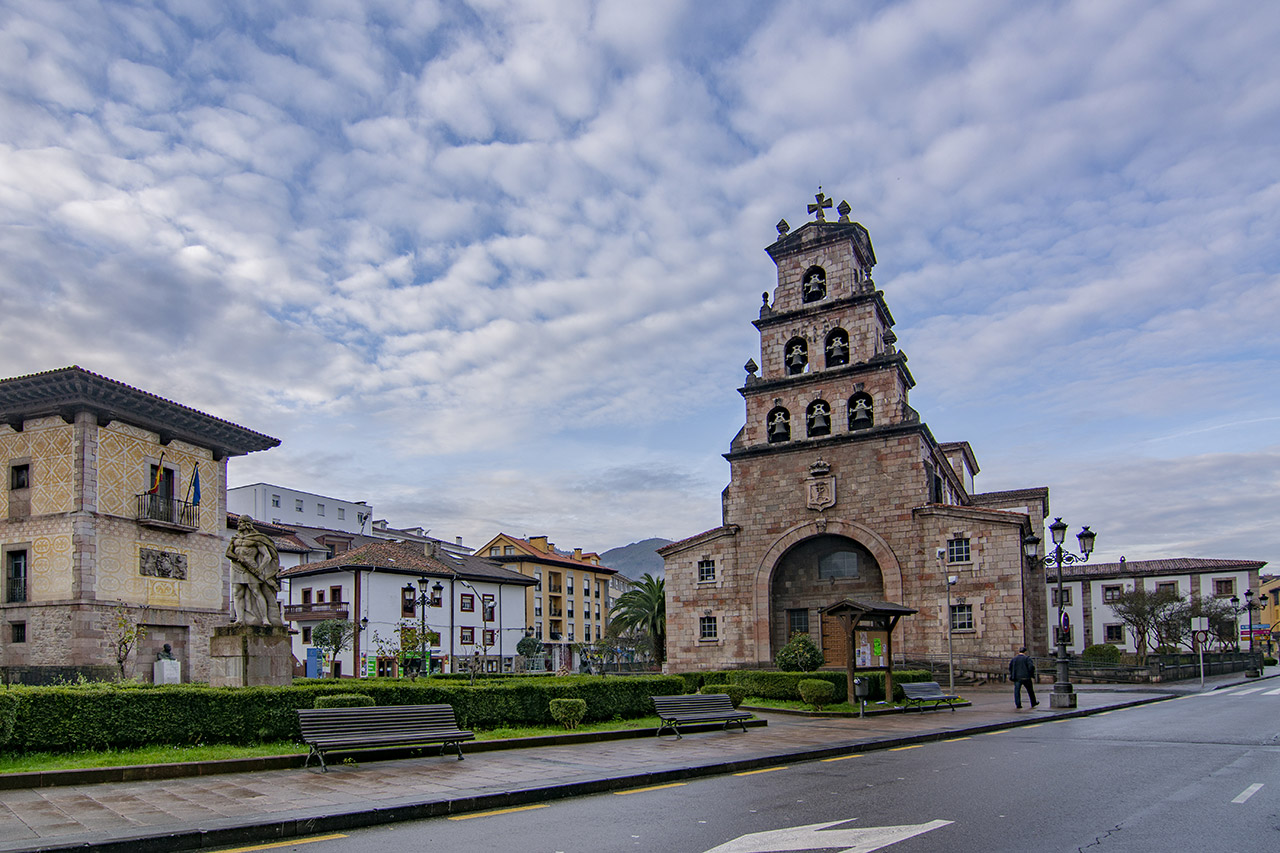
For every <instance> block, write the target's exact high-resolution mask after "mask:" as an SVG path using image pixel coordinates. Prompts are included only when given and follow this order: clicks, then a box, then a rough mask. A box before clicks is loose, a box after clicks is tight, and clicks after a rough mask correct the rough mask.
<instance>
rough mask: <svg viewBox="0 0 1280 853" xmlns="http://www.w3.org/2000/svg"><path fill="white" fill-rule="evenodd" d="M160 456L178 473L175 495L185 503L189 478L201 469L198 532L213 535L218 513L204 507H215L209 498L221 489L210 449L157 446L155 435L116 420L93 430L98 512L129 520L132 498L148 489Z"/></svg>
mask: <svg viewBox="0 0 1280 853" xmlns="http://www.w3.org/2000/svg"><path fill="white" fill-rule="evenodd" d="M162 453H163V454H164V461H165V466H166V467H168V466H173V468H174V469H175V470H176V471H177V483H176V484H175V494H174V497H175V498H177V499H179V500H190V497H189V491H190V488H191V476H192V473H193V472H194V471H195V467H196V465H200V490H201V492H202V493H203V494H204V495H207V496H208V497H206V498H205V499H204V500H202V501H201V507H200V529H201V530H202V531H204V532H206V533H214V534H216V533H217V530H218V527H217V520H216V519H215V518H214V516H215V515H216V514H217V513H216V511H214V512H210V511H207V509H206V508H207V507H209V506H210V505H213V506H216V504H217V502H216V501H215V500H213V497H214V495H217V494H219V491H218V490H219V489H220V488H222V477H221V472H222V466H221V465H217V464H215V463H214V462H213V461H212V457H211V454H210V453H209V451H208V450H206V449H205V448H201V447H195V446H193V445H189V444H186V443H184V442H180V441H172V442H170V443H169V444H168V446H166V447H161V446H160V442H159V439H158V437H157V436H156V434H155V433H152V432H148V431H147V430H144V429H140V428H138V427H135V426H130V425H129V424H124V423H120V422H118V421H115V422H112V423H111V424H110V425H108V426H106V427H103V428H100V429H99V430H98V511H99V512H101V513H104V514H107V515H118V516H121V517H123V518H133V517H134V515H135V514H136V513H137V506H136V503H135V501H136V496H137V495H139V494H141V493H142V492H145V491H146V490H147V489H148V488H149V487H150V485H151V484H150V483H149V482H148V478H149V477H150V474H151V464H152V463H154V462H156V461H157V460H159V458H160V455H161V454H162ZM201 463H203V464H201Z"/></svg>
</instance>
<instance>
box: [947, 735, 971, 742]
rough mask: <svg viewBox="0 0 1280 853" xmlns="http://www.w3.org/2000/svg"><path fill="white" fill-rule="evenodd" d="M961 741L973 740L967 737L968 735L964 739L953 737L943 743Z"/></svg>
mask: <svg viewBox="0 0 1280 853" xmlns="http://www.w3.org/2000/svg"><path fill="white" fill-rule="evenodd" d="M962 740H973V738H971V737H969V736H968V735H965V736H964V737H953V738H951V739H950V740H944V741H943V743H956V742H957V741H962Z"/></svg>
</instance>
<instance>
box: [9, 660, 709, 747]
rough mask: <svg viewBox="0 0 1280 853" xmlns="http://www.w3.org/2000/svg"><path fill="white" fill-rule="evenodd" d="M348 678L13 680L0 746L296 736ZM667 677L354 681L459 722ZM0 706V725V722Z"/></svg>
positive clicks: (669, 687)
mask: <svg viewBox="0 0 1280 853" xmlns="http://www.w3.org/2000/svg"><path fill="white" fill-rule="evenodd" d="M353 686H356V685H353V684H352V682H351V680H349V679H342V680H335V679H300V680H298V681H297V682H295V683H294V684H293V685H292V686H290V687H208V686H204V685H194V684H174V685H152V684H135V685H130V684H107V685H103V684H93V685H86V686H83V687H82V686H62V687H23V686H14V687H11V688H10V689H9V690H8V691H7V692H6V693H5V694H3V695H7V696H13V697H15V699H16V705H17V707H16V709H15V712H14V714H13V717H14V726H13V735H12V737H11V738H10V740H9V743H8V744H7V745H6V747H5V748H6V749H11V750H14V751H36V750H49V751H63V750H74V749H104V748H108V747H134V746H143V745H149V744H173V745H182V744H190V743H252V742H255V741H272V740H294V741H297V740H300V738H301V733H300V732H299V730H298V715H297V713H296V711H297V709H299V708H313V707H315V704H316V700H317V699H318V698H320V697H322V696H333V695H337V694H344V693H346V694H350V693H351V689H352V687H353ZM683 686H684V682H683V681H682V680H681V679H679V678H675V677H672V676H664V675H641V676H629V677H627V678H591V677H585V676H563V677H561V676H538V677H533V678H507V679H502V680H501V681H497V680H493V681H486V682H485V683H480V682H478V681H477V683H476V685H475V686H474V687H471V686H469V685H468V684H466V683H465V682H461V681H453V680H446V679H441V678H435V677H432V678H419V679H417V680H416V681H409V680H406V679H391V678H366V679H360V681H359V683H358V687H359V689H360V692H361V693H362V694H364V695H367V696H369V697H370V698H372V699H373V702H374V704H376V705H432V704H438V703H442V704H447V705H452V706H453V709H454V713H455V714H456V715H457V718H458V724H459V725H460V726H461V727H462V728H464V729H475V728H480V729H484V728H497V727H499V726H503V725H508V724H511V725H552V724H553V723H554V720H553V719H552V717H551V712H550V702H551V700H552V699H583V700H585V701H586V703H587V707H588V712H587V714H586V717H585V720H586V721H588V722H596V721H603V720H610V719H613V718H614V717H615V716H616V717H621V718H623V719H626V718H629V717H646V716H651V715H652V714H653V703H652V701H650V698H649V697H650V696H664V695H669V694H673V693H679V692H681V689H682V687H683ZM3 709H4V706H3V705H0V726H3V716H4V715H3Z"/></svg>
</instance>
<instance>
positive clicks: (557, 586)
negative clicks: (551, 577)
mask: <svg viewBox="0 0 1280 853" xmlns="http://www.w3.org/2000/svg"><path fill="white" fill-rule="evenodd" d="M547 589H548V590H549V591H550V592H561V591H563V590H564V587H562V586H561V585H560V584H558V583H553V584H548V585H547Z"/></svg>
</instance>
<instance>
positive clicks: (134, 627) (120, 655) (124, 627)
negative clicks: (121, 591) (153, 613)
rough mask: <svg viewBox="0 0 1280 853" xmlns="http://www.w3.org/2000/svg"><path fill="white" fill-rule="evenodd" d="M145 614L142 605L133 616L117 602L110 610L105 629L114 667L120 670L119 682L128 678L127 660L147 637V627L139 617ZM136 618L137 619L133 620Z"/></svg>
mask: <svg viewBox="0 0 1280 853" xmlns="http://www.w3.org/2000/svg"><path fill="white" fill-rule="evenodd" d="M146 612H147V606H146V605H145V604H144V605H143V606H142V607H140V608H138V610H137V613H136V614H135V613H134V611H133V610H132V609H130V608H129V606H128V605H127V604H125V603H124V602H123V601H120V602H117V603H116V606H115V607H114V608H112V610H111V623H110V625H109V626H108V628H107V642H109V643H110V644H111V650H112V651H113V652H115V656H116V666H117V667H119V669H120V680H121V681H124V680H125V678H127V677H128V676H127V675H126V672H127V670H128V668H129V658H130V656H132V655H133V652H134V651H135V650H136V649H137V647H138V643H140V642H142V640H143V638H145V637H146V636H147V626H146V625H143V624H142V623H141V619H140V617H141V616H143V615H144V614H145V613H146ZM135 617H137V618H135Z"/></svg>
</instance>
